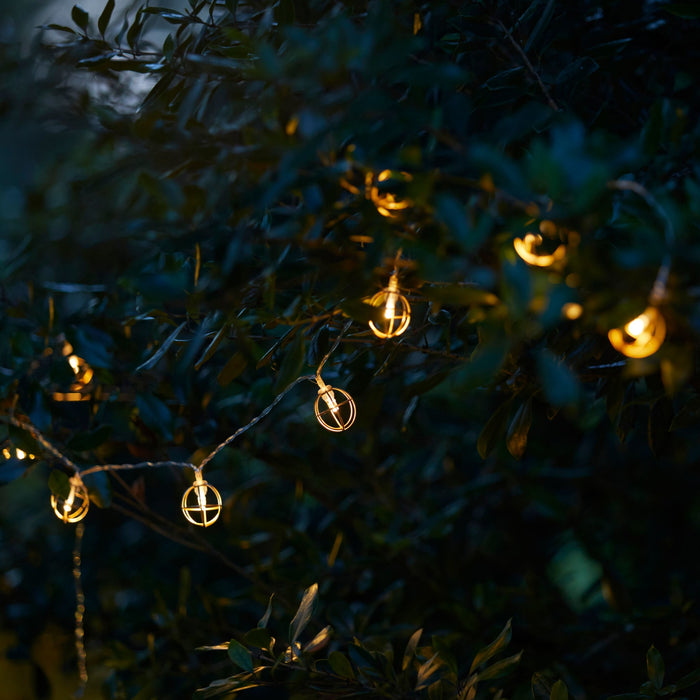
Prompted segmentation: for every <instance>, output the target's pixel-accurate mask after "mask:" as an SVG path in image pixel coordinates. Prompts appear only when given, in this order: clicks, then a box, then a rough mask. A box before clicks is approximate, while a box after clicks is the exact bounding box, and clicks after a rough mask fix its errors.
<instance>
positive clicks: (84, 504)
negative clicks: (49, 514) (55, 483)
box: [51, 474, 90, 523]
mask: <svg viewBox="0 0 700 700" xmlns="http://www.w3.org/2000/svg"><path fill="white" fill-rule="evenodd" d="M51 507H52V508H53V512H54V513H55V514H56V517H57V518H58V519H59V520H63V522H64V523H77V522H78V521H79V520H82V519H83V518H84V517H85V516H86V515H87V512H88V508H89V507H90V497H89V496H88V492H87V489H86V488H85V485H84V484H83V482H82V481H81V480H80V476H78V475H77V474H75V475H74V476H72V477H71V480H70V491H69V493H68V497H67V498H66V499H62V498H59V497H58V496H56V495H55V494H51Z"/></svg>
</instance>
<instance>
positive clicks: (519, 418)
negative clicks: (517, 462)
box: [506, 397, 532, 459]
mask: <svg viewBox="0 0 700 700" xmlns="http://www.w3.org/2000/svg"><path fill="white" fill-rule="evenodd" d="M531 425H532V397H529V398H527V399H526V400H525V401H523V402H522V403H521V404H520V406H519V407H518V410H517V411H516V412H515V415H514V416H513V420H512V421H511V423H510V426H509V427H508V432H507V433H506V447H507V448H508V452H510V453H511V455H513V457H515V459H520V458H521V457H522V456H523V454H525V448H526V447H527V436H528V433H529V432H530V426H531Z"/></svg>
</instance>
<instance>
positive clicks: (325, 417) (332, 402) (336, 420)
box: [314, 376, 357, 433]
mask: <svg viewBox="0 0 700 700" xmlns="http://www.w3.org/2000/svg"><path fill="white" fill-rule="evenodd" d="M316 382H317V384H318V396H317V397H316V403H315V404H314V412H315V413H316V418H317V420H318V422H319V423H320V424H321V425H322V426H323V427H324V428H325V429H326V430H330V431H331V432H333V433H340V432H343V431H344V430H347V429H348V428H349V427H350V426H351V425H352V424H353V423H354V422H355V418H356V417H357V408H356V406H355V402H354V401H353V399H352V396H350V394H348V393H347V391H343V390H342V389H334V388H333V387H332V386H331V385H330V384H326V383H325V382H324V381H323V379H321V377H320V376H316ZM336 395H337V396H338V398H336Z"/></svg>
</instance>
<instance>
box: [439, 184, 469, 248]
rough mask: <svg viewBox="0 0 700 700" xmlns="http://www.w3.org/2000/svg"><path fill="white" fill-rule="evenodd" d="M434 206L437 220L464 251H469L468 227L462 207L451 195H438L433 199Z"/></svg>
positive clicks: (465, 213)
mask: <svg viewBox="0 0 700 700" xmlns="http://www.w3.org/2000/svg"><path fill="white" fill-rule="evenodd" d="M435 206H436V211H435V215H436V217H437V219H438V220H439V221H441V222H442V223H443V224H444V225H445V226H446V227H447V229H448V230H449V232H450V233H451V234H452V236H454V238H455V240H456V241H458V242H459V244H460V245H461V246H462V247H463V248H464V250H465V251H467V252H468V251H469V250H471V249H472V246H471V242H470V240H469V229H470V227H469V224H468V222H467V212H466V210H465V208H464V205H463V204H462V203H461V202H460V201H459V200H457V199H456V198H455V197H453V196H452V195H449V194H440V195H438V196H437V197H436V198H435Z"/></svg>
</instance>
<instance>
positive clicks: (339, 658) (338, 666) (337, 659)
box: [328, 651, 355, 678]
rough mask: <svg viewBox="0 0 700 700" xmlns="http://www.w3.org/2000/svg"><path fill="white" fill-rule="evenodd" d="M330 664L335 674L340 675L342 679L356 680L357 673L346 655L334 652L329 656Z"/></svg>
mask: <svg viewBox="0 0 700 700" xmlns="http://www.w3.org/2000/svg"><path fill="white" fill-rule="evenodd" d="M328 663H329V664H330V667H331V668H332V669H333V673H335V674H337V675H339V676H340V677H341V678H355V671H354V670H353V668H352V664H351V663H350V660H349V659H348V657H347V656H345V654H343V653H341V652H339V651H332V652H331V653H330V654H329V655H328Z"/></svg>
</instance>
